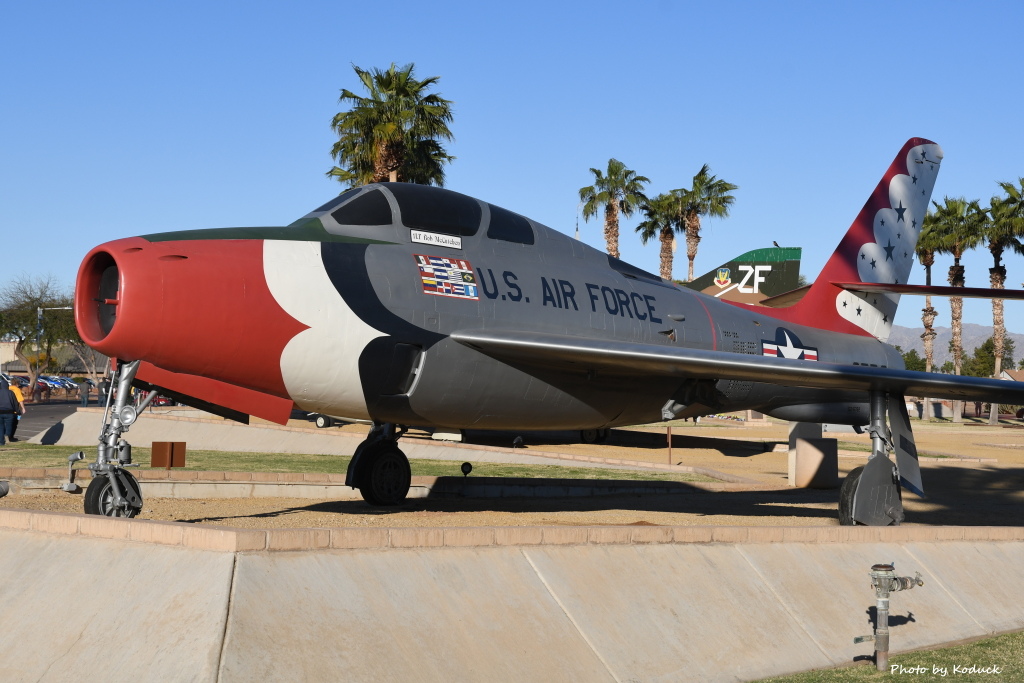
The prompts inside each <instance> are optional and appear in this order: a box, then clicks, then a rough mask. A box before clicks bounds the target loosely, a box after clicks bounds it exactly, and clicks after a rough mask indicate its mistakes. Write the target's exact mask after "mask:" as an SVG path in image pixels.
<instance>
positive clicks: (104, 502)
mask: <svg viewBox="0 0 1024 683" xmlns="http://www.w3.org/2000/svg"><path fill="white" fill-rule="evenodd" d="M124 478H125V479H126V480H127V481H128V485H129V486H131V487H132V488H133V489H134V490H135V495H137V496H138V497H139V500H142V491H141V489H139V482H137V481H135V477H133V476H132V474H131V472H125V473H124ZM85 514H87V515H103V516H104V517H134V516H135V515H137V514H139V508H135V507H132V506H131V505H129V506H128V508H127V509H126V510H122V509H121V508H117V507H114V487H112V486H111V485H110V479H109V478H108V477H107V476H106V475H100V476H96V477H93V478H92V481H91V482H90V483H89V488H87V489H86V490H85Z"/></svg>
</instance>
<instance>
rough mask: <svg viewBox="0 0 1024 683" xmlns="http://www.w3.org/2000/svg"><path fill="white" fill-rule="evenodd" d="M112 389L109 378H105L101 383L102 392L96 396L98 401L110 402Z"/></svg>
mask: <svg viewBox="0 0 1024 683" xmlns="http://www.w3.org/2000/svg"><path fill="white" fill-rule="evenodd" d="M110 387H111V384H110V379H109V378H107V377H104V378H103V381H102V382H100V391H99V393H98V394H97V395H96V397H97V400H98V401H99V402H100V403H107V402H109V401H110Z"/></svg>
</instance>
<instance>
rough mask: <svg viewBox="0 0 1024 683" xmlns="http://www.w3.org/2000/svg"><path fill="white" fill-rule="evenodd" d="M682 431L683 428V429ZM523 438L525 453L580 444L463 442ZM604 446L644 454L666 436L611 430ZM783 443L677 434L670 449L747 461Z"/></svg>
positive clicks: (545, 436)
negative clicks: (705, 451)
mask: <svg viewBox="0 0 1024 683" xmlns="http://www.w3.org/2000/svg"><path fill="white" fill-rule="evenodd" d="M684 429H685V428H684ZM517 436H520V437H522V439H523V442H524V446H525V449H526V451H527V452H529V450H530V449H537V450H543V449H544V448H545V447H548V446H561V445H565V444H578V443H580V436H579V432H571V431H557V432H498V431H491V432H483V431H480V432H478V431H467V433H466V440H467V442H469V443H472V444H475V445H480V446H497V447H506V448H507V447H508V446H510V445H511V444H512V442H513V441H514V439H515V438H516V437H517ZM606 443H607V445H610V446H619V447H623V448H634V449H639V450H648V451H651V450H653V451H657V450H660V451H665V450H666V449H667V447H668V439H667V435H666V434H665V433H662V432H641V431H630V430H624V429H615V430H612V431H611V433H610V435H609V437H608V441H607V442H606ZM778 443H787V442H786V441H784V440H783V441H780V440H777V439H749V440H740V439H723V438H717V437H713V436H695V435H690V434H686V433H682V434H680V433H679V432H678V431H676V432H675V433H673V434H672V448H673V450H675V449H679V451H680V452H681V453H682V452H685V450H686V449H688V448H705V449H709V450H716V451H719V452H721V453H722V454H723V455H726V456H729V457H741V458H748V457H751V456H754V455H758V454H760V453H766V452H769V451H771V450H772V449H773V448H774V447H775V445H776V444H778Z"/></svg>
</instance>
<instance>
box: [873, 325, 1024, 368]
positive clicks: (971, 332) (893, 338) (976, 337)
mask: <svg viewBox="0 0 1024 683" xmlns="http://www.w3.org/2000/svg"><path fill="white" fill-rule="evenodd" d="M935 332H936V333H937V335H938V336H936V337H935V365H937V366H941V365H942V364H943V363H945V362H946V361H947V360H952V355H951V354H950V353H949V340H950V339H952V338H953V330H951V329H950V328H948V327H936V328H935ZM922 334H924V328H923V327H917V328H912V327H900V326H899V325H893V326H892V334H891V335H889V343H890V344H892V345H894V346H898V347H900V348H901V349H903V350H904V351H909V350H911V349H917V353H918V355H920V356H921V358H924V341H923V340H922V339H921V335H922ZM991 336H992V326H991V325H975V324H974V323H964V331H963V347H964V356H965V357H966V356H969V355H971V354H972V353H974V349H976V348H977V347H979V346H981V345H982V344H984V343H985V340H986V339H988V338H989V337H991ZM1006 336H1007V337H1009V338H1011V339H1013V344H1014V364H1015V365H1016V361H1019V360H1020V358H1021V353H1024V334H1014V333H1013V332H1007V333H1006Z"/></svg>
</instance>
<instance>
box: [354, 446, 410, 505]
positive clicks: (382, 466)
mask: <svg viewBox="0 0 1024 683" xmlns="http://www.w3.org/2000/svg"><path fill="white" fill-rule="evenodd" d="M370 448H371V449H370V450H369V451H368V452H367V453H366V454H365V455H364V456H363V457H364V458H365V459H366V461H365V462H364V463H363V464H362V466H361V469H362V476H361V477H360V479H359V481H360V487H359V492H360V493H361V494H362V495H363V500H365V501H366V502H367V503H369V504H370V505H401V504H402V503H403V502H405V498H406V496H408V495H409V485H410V484H411V483H412V472H411V470H410V469H409V459H408V458H407V457H405V453H403V452H402V451H401V450H400V449H399V448H398V446H396V445H394V444H393V443H390V442H385V443H380V444H376V445H375V446H372V447H370Z"/></svg>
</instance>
